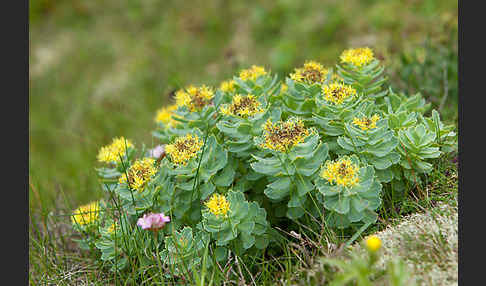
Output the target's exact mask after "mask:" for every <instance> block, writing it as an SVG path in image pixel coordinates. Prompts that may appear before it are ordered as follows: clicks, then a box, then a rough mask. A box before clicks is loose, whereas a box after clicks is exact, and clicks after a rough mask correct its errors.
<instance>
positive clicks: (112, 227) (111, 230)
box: [106, 222, 120, 234]
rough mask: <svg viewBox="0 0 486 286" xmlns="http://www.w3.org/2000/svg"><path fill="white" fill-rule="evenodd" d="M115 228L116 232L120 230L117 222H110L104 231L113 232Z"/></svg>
mask: <svg viewBox="0 0 486 286" xmlns="http://www.w3.org/2000/svg"><path fill="white" fill-rule="evenodd" d="M115 229H116V232H120V226H119V225H118V223H117V222H115V223H112V224H111V225H110V226H109V227H108V229H107V230H106V231H107V232H108V233H110V234H111V233H115Z"/></svg>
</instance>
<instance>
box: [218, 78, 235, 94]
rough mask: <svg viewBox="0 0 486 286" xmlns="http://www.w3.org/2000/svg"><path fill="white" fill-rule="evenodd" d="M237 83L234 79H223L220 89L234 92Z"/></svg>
mask: <svg viewBox="0 0 486 286" xmlns="http://www.w3.org/2000/svg"><path fill="white" fill-rule="evenodd" d="M235 83H236V82H235V81H234V80H227V81H223V82H222V83H221V85H220V86H219V89H221V91H224V92H233V91H235Z"/></svg>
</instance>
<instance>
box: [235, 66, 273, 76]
mask: <svg viewBox="0 0 486 286" xmlns="http://www.w3.org/2000/svg"><path fill="white" fill-rule="evenodd" d="M266 74H267V72H266V71H265V68H264V67H260V66H255V65H253V66H251V68H249V69H244V70H241V71H240V78H241V79H242V80H255V79H257V78H258V77H259V76H262V75H266Z"/></svg>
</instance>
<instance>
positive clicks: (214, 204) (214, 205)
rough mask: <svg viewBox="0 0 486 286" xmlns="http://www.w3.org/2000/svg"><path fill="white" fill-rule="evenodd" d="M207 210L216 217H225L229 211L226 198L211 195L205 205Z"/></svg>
mask: <svg viewBox="0 0 486 286" xmlns="http://www.w3.org/2000/svg"><path fill="white" fill-rule="evenodd" d="M205 205H206V207H207V208H208V210H209V211H210V212H211V213H212V214H214V215H216V216H219V215H224V216H226V215H227V213H228V212H229V210H230V203H229V202H228V200H226V197H225V196H223V195H220V194H213V195H212V197H211V198H210V199H209V201H207V202H206V203H205Z"/></svg>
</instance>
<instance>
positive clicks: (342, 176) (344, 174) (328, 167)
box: [321, 156, 359, 187]
mask: <svg viewBox="0 0 486 286" xmlns="http://www.w3.org/2000/svg"><path fill="white" fill-rule="evenodd" d="M358 172H359V167H358V166H356V164H354V163H353V162H351V160H350V159H349V158H348V157H346V156H344V157H342V158H340V159H339V160H336V161H327V162H326V164H325V165H324V170H323V171H322V172H321V177H322V178H324V179H326V180H327V181H328V182H329V183H331V184H332V183H336V184H337V185H339V186H344V187H352V186H354V185H356V184H357V183H358V182H359V178H358Z"/></svg>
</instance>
